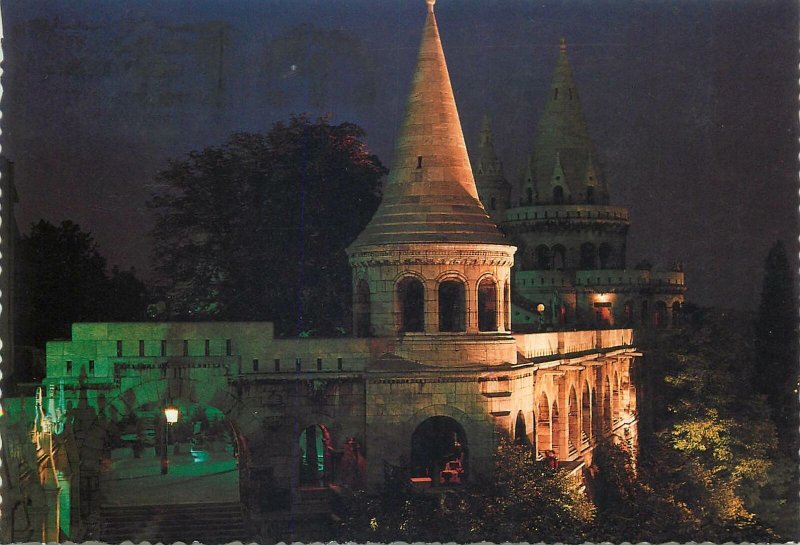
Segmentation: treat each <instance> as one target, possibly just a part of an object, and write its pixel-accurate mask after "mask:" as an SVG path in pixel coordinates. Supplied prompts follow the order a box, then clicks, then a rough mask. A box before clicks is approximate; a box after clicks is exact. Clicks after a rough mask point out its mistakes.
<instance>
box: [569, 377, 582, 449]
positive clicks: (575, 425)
mask: <svg viewBox="0 0 800 545" xmlns="http://www.w3.org/2000/svg"><path fill="white" fill-rule="evenodd" d="M578 411H579V407H578V396H577V395H576V394H575V388H574V387H572V388H571V389H570V392H569V407H567V427H568V428H569V429H568V440H569V450H570V452H577V451H578V450H579V449H580V446H581V428H580V424H579V422H580V413H579V412H578Z"/></svg>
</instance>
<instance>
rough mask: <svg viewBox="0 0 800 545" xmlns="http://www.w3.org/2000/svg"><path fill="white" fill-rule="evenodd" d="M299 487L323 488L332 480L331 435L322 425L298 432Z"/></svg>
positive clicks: (315, 425)
mask: <svg viewBox="0 0 800 545" xmlns="http://www.w3.org/2000/svg"><path fill="white" fill-rule="evenodd" d="M299 446H300V479H299V480H300V485H301V486H324V485H327V484H328V483H330V482H331V481H332V480H333V460H332V459H331V453H332V452H333V445H332V442H331V433H330V431H329V430H328V428H327V427H326V426H324V425H322V424H314V425H311V426H308V427H307V428H305V429H304V430H303V431H302V432H300V438H299Z"/></svg>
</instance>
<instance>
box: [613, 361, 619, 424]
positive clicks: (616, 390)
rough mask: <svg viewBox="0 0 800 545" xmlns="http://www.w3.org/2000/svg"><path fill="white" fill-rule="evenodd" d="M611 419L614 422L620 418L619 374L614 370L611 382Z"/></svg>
mask: <svg viewBox="0 0 800 545" xmlns="http://www.w3.org/2000/svg"><path fill="white" fill-rule="evenodd" d="M611 396H612V398H611V411H612V412H611V421H612V422H614V423H616V422H619V420H620V413H619V409H620V396H619V375H618V374H617V372H616V371H614V379H613V384H611Z"/></svg>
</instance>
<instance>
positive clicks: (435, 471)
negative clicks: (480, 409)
mask: <svg viewBox="0 0 800 545" xmlns="http://www.w3.org/2000/svg"><path fill="white" fill-rule="evenodd" d="M468 470H469V447H468V444H467V434H466V432H465V431H464V428H463V427H462V426H461V424H459V423H458V422H457V421H456V420H454V419H452V418H450V417H449V416H432V417H430V418H427V419H425V420H424V421H423V422H422V423H420V425H419V426H417V427H416V429H415V430H414V433H413V434H412V435H411V476H412V477H417V478H426V477H429V478H430V479H431V481H432V483H433V484H440V485H454V484H461V483H462V482H464V481H465V480H466V479H467V477H468V474H469V471H468Z"/></svg>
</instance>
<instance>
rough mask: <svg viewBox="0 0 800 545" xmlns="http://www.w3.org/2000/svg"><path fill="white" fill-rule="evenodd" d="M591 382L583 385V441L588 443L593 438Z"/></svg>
mask: <svg viewBox="0 0 800 545" xmlns="http://www.w3.org/2000/svg"><path fill="white" fill-rule="evenodd" d="M591 397H592V396H591V390H589V384H588V383H587V384H584V385H583V393H582V394H581V441H582V442H583V443H584V444H588V443H589V441H590V440H591V438H592V402H591Z"/></svg>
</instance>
